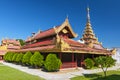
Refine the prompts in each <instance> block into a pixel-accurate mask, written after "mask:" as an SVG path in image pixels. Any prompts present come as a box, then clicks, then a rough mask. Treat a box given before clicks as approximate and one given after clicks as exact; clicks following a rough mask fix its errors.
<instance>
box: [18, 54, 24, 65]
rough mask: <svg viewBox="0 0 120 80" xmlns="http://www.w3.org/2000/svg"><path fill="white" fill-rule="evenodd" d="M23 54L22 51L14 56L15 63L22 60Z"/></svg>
mask: <svg viewBox="0 0 120 80" xmlns="http://www.w3.org/2000/svg"><path fill="white" fill-rule="evenodd" d="M23 55H24V54H23V53H19V54H18V55H17V57H16V62H17V63H21V62H22V58H23Z"/></svg>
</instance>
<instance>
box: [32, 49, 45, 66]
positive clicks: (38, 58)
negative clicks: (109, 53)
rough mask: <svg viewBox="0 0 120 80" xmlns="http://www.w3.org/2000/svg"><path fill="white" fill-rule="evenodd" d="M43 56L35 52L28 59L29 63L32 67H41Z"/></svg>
mask: <svg viewBox="0 0 120 80" xmlns="http://www.w3.org/2000/svg"><path fill="white" fill-rule="evenodd" d="M43 59H44V58H43V56H42V55H41V54H40V53H39V52H38V51H36V52H35V53H34V54H33V55H32V57H31V58H30V63H31V65H32V66H35V67H41V66H42V65H43Z"/></svg>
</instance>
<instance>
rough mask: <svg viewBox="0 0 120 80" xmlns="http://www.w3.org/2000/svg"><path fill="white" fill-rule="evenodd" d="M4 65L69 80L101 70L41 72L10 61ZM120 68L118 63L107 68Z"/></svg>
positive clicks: (50, 79) (43, 76)
mask: <svg viewBox="0 0 120 80" xmlns="http://www.w3.org/2000/svg"><path fill="white" fill-rule="evenodd" d="M2 63H3V64H4V65H7V66H10V67H13V68H16V69H18V70H20V71H23V72H26V73H29V74H32V75H36V76H40V77H42V78H44V79H46V80H70V78H72V77H75V76H80V75H83V74H91V73H97V72H102V70H101V69H94V70H84V69H82V68H77V69H76V68H69V69H61V70H60V71H59V72H43V71H41V69H30V68H28V67H23V66H21V65H15V64H12V63H6V62H2ZM118 68H120V65H117V66H114V67H111V68H108V70H117V69H118Z"/></svg>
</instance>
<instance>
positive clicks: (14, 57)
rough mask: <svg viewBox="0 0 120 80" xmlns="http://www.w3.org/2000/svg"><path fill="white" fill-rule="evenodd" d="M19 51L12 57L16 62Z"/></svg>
mask: <svg viewBox="0 0 120 80" xmlns="http://www.w3.org/2000/svg"><path fill="white" fill-rule="evenodd" d="M17 55H18V53H14V55H13V57H12V61H13V62H16V57H17Z"/></svg>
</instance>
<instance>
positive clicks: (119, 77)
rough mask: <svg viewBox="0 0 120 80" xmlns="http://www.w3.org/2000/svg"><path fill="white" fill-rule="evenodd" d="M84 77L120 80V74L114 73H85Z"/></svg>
mask: <svg viewBox="0 0 120 80" xmlns="http://www.w3.org/2000/svg"><path fill="white" fill-rule="evenodd" d="M83 75H84V77H86V78H89V79H90V80H120V75H116V74H112V75H108V76H106V77H104V76H102V75H98V74H83Z"/></svg>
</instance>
